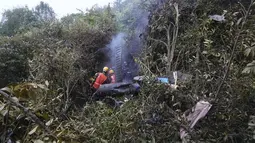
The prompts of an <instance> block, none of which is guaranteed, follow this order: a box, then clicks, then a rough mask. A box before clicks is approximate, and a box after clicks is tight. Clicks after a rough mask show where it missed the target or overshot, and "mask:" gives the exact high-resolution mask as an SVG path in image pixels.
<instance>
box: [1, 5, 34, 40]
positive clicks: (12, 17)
mask: <svg viewBox="0 0 255 143" xmlns="http://www.w3.org/2000/svg"><path fill="white" fill-rule="evenodd" d="M36 22H37V19H36V17H35V16H34V14H33V12H32V11H31V10H29V9H28V7H22V8H14V9H12V10H6V11H5V12H4V13H3V18H2V21H1V25H2V26H1V27H0V34H2V35H7V36H13V35H14V34H16V33H17V32H19V31H21V30H24V29H27V28H28V27H29V26H31V25H33V24H35V23H36Z"/></svg>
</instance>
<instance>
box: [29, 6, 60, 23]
mask: <svg viewBox="0 0 255 143" xmlns="http://www.w3.org/2000/svg"><path fill="white" fill-rule="evenodd" d="M33 12H34V15H35V16H36V18H37V19H38V20H39V21H42V22H49V21H53V20H55V12H54V10H53V9H52V8H51V7H50V6H49V4H47V3H44V2H42V1H41V2H40V4H39V5H37V6H36V7H35V9H34V11H33Z"/></svg>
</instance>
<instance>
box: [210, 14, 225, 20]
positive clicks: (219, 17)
mask: <svg viewBox="0 0 255 143" xmlns="http://www.w3.org/2000/svg"><path fill="white" fill-rule="evenodd" d="M209 18H211V19H212V20H215V21H219V22H224V21H226V19H225V16H224V15H209Z"/></svg>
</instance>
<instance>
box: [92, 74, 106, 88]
mask: <svg viewBox="0 0 255 143" xmlns="http://www.w3.org/2000/svg"><path fill="white" fill-rule="evenodd" d="M106 80H107V76H106V75H104V74H103V73H99V74H98V76H97V78H96V81H95V82H94V84H93V87H94V88H95V89H98V88H99V87H100V85H101V84H103V83H104V82H105V81H106Z"/></svg>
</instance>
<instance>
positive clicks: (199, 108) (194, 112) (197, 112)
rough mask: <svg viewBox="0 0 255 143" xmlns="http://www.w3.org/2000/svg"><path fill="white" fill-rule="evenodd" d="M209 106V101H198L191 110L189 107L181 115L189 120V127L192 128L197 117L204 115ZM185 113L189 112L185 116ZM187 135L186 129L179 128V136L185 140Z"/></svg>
mask: <svg viewBox="0 0 255 143" xmlns="http://www.w3.org/2000/svg"><path fill="white" fill-rule="evenodd" d="M211 107H212V105H211V104H210V103H209V102H206V101H199V102H198V103H197V104H196V106H194V107H193V108H192V109H191V111H190V109H189V110H187V111H185V113H184V115H183V116H184V118H185V119H186V120H187V121H188V122H189V129H192V128H193V127H194V126H195V125H196V123H197V122H198V120H199V119H201V118H203V117H205V115H206V114H207V112H208V111H209V110H210V109H211ZM187 113H189V114H188V116H186V114H187ZM187 135H188V133H187V131H186V130H185V129H184V128H180V138H181V139H182V140H185V137H186V136H187Z"/></svg>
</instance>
